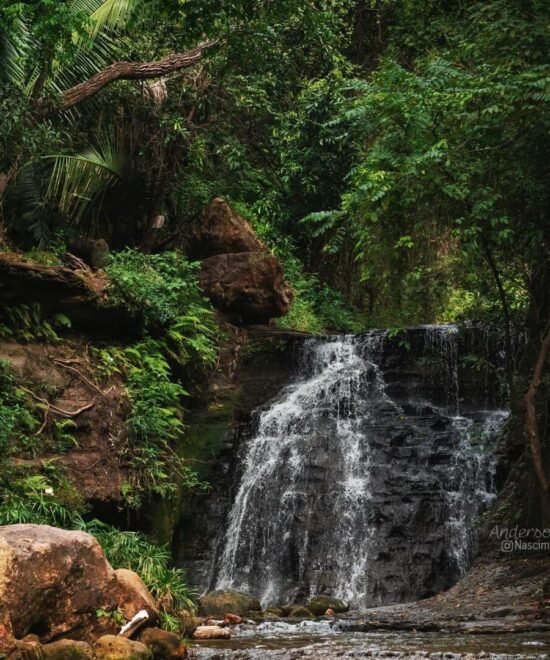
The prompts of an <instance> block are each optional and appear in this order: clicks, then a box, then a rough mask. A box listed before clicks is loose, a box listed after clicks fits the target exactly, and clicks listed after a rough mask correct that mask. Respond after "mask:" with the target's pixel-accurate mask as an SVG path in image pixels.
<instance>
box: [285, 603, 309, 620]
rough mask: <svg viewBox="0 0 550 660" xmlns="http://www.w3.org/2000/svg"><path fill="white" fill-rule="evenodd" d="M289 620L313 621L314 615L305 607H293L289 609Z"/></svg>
mask: <svg viewBox="0 0 550 660" xmlns="http://www.w3.org/2000/svg"><path fill="white" fill-rule="evenodd" d="M288 617H289V619H313V618H314V617H313V613H312V612H311V611H310V610H309V609H308V608H307V607H304V606H303V605H291V606H290V607H289V608H288Z"/></svg>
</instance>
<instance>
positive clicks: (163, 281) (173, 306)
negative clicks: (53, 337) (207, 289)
mask: <svg viewBox="0 0 550 660" xmlns="http://www.w3.org/2000/svg"><path fill="white" fill-rule="evenodd" d="M106 270H107V274H108V276H109V280H110V294H109V300H110V304H112V305H120V306H122V307H125V308H126V309H127V310H128V311H130V312H133V313H135V314H136V315H138V314H139V315H142V316H143V319H144V322H145V326H146V328H147V329H151V330H158V329H160V328H164V329H167V330H168V332H167V336H168V337H169V338H171V339H172V340H173V342H174V346H175V350H176V351H178V352H179V351H181V354H182V356H191V355H193V356H194V357H197V358H198V359H199V360H201V361H204V362H212V361H213V360H214V359H215V351H214V346H213V339H214V337H215V325H214V322H213V318H212V311H211V307H210V305H209V304H208V303H207V301H206V300H205V299H204V298H203V297H202V294H201V292H200V289H199V286H198V281H197V270H198V264H196V263H193V262H190V261H188V260H187V259H185V257H183V256H182V255H180V254H178V253H177V252H164V253H162V254H152V255H147V254H143V253H142V252H139V251H137V250H124V251H123V252H118V253H115V254H114V255H113V256H112V261H111V263H110V264H109V266H108V267H107V269H106ZM171 333H172V336H171V337H170V335H171ZM198 336H202V339H203V341H202V342H195V341H193V340H196V339H197V337H198ZM183 361H184V362H185V361H187V360H186V359H184V360H183Z"/></svg>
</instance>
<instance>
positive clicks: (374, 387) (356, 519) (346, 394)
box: [213, 326, 506, 607]
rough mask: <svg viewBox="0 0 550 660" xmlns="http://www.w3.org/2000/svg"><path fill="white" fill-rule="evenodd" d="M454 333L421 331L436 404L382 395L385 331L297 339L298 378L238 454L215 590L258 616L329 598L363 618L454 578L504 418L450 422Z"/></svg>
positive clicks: (454, 401) (480, 415) (483, 501)
mask: <svg viewBox="0 0 550 660" xmlns="http://www.w3.org/2000/svg"><path fill="white" fill-rule="evenodd" d="M455 333H456V330H455V328H454V327H453V326H442V327H433V328H432V327H430V328H429V329H427V330H426V331H425V333H424V335H425V347H426V350H427V351H431V353H432V354H435V355H436V357H438V359H440V360H441V361H442V365H443V366H442V369H443V380H444V381H445V387H446V388H447V390H448V391H447V392H446V397H445V398H446V399H447V400H448V401H447V402H444V403H443V404H440V405H439V406H436V405H431V404H429V403H427V402H426V401H425V400H424V399H423V397H421V396H416V395H411V394H408V395H407V396H404V397H403V396H401V397H399V396H389V395H388V394H387V393H386V384H385V379H384V374H383V371H382V369H381V367H380V366H379V365H380V362H381V360H382V352H383V347H384V344H385V341H386V333H384V332H375V331H373V332H370V333H366V334H364V335H361V336H359V337H352V336H344V337H336V338H330V339H324V340H310V341H308V342H306V344H305V346H304V349H303V369H302V377H301V378H300V379H299V380H297V382H295V383H294V384H292V385H291V386H289V387H288V388H287V389H286V390H285V391H284V392H283V393H282V394H281V395H280V396H279V397H278V399H277V400H276V401H275V402H273V403H272V404H271V405H270V406H269V407H268V408H266V409H265V410H263V411H262V412H261V414H260V416H259V423H258V429H257V432H256V434H255V436H254V437H253V438H252V439H251V440H250V441H249V442H248V443H247V446H246V451H245V454H244V457H243V465H242V477H241V480H240V484H239V487H238V490H237V492H236V495H235V498H234V501H233V503H232V507H231V510H230V513H229V517H228V523H227V528H226V531H225V535H224V539H223V544H222V550H221V552H220V554H219V555H218V559H217V561H216V565H215V567H214V568H213V572H214V576H213V584H214V585H215V587H216V588H218V589H237V590H243V591H248V592H251V593H254V594H256V595H258V596H259V597H260V600H261V602H262V605H264V606H266V605H268V604H271V603H276V602H278V603H280V602H282V601H285V602H290V601H293V600H295V599H299V598H307V597H308V596H309V595H313V594H316V593H332V594H334V595H336V596H338V597H341V598H344V599H347V600H349V601H351V602H352V604H354V605H355V606H356V607H364V606H368V605H371V604H375V603H380V602H388V601H391V600H396V599H401V600H403V599H407V598H408V597H419V596H422V595H424V593H423V590H426V589H427V588H429V586H428V587H427V586H426V585H430V584H431V583H430V580H432V583H433V585H434V590H435V588H437V586H438V580H439V581H440V583H441V584H443V583H445V580H447V581H448V579H449V575H446V573H453V574H454V575H455V576H458V575H460V574H461V573H462V572H463V571H464V569H465V567H466V565H467V563H468V562H469V560H470V558H471V554H472V550H473V548H474V546H475V530H474V528H473V522H474V520H475V518H476V517H477V516H478V515H479V513H480V512H481V511H482V510H483V508H484V507H485V506H486V505H487V503H488V502H489V501H490V499H491V497H492V493H493V492H494V484H493V473H494V459H493V458H492V456H491V454H490V452H488V451H487V449H486V448H487V445H488V444H490V443H491V442H492V441H493V440H494V438H495V437H497V436H498V434H499V432H500V429H501V427H502V424H503V423H504V420H505V418H506V412H505V411H494V410H492V411H476V412H475V414H471V415H460V414H459V412H458V410H457V408H458V404H459V395H458V376H457V373H458V372H457V366H456V360H457V351H456V345H455V344H454V342H455V337H454V335H455ZM411 572H413V573H414V572H416V575H414V574H413V575H410V573H411ZM432 573H433V577H432ZM439 574H441V575H439ZM439 586H440V585H439Z"/></svg>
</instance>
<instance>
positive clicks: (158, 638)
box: [139, 628, 187, 660]
mask: <svg viewBox="0 0 550 660" xmlns="http://www.w3.org/2000/svg"><path fill="white" fill-rule="evenodd" d="M139 641H140V642H141V643H142V644H145V646H146V647H147V648H148V649H149V650H150V651H151V652H152V654H153V658H154V660H179V659H180V658H187V649H186V648H185V644H184V643H183V642H182V640H181V638H180V636H179V635H176V633H173V632H168V631H167V630H161V629H160V628H145V630H144V631H143V632H142V633H140V635H139Z"/></svg>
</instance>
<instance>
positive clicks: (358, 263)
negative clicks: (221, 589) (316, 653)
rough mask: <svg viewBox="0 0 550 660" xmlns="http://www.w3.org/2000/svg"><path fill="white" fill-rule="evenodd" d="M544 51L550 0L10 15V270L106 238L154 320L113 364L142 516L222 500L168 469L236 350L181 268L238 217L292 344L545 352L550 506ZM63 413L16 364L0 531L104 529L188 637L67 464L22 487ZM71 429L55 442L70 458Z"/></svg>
mask: <svg viewBox="0 0 550 660" xmlns="http://www.w3.org/2000/svg"><path fill="white" fill-rule="evenodd" d="M549 52H550V3H548V2H546V1H545V0H488V1H473V2H472V1H469V0H468V1H466V0H448V1H446V2H435V1H433V0H416V1H415V2H413V1H411V0H277V1H275V2H272V1H269V0H230V1H224V2H222V1H221V0H24V1H20V2H15V1H13V0H0V62H1V63H0V113H1V117H2V120H1V123H0V246H1V248H2V249H3V250H5V251H10V252H16V253H18V254H22V253H24V254H25V255H26V256H27V258H28V259H29V260H31V261H33V262H35V263H43V264H60V263H62V258H63V255H64V254H65V252H66V251H67V243H68V242H69V241H70V240H71V239H72V238H74V237H76V236H83V235H85V236H92V237H94V238H103V239H106V240H107V241H108V243H109V245H110V246H111V250H112V255H113V256H112V258H111V262H110V264H109V265H108V266H107V269H106V272H107V275H108V277H109V279H110V282H111V291H112V296H111V303H112V304H113V306H115V307H116V306H119V307H121V308H125V309H126V310H129V311H130V312H131V311H132V310H134V311H136V310H139V311H141V312H143V319H144V328H143V336H142V338H141V339H140V340H139V341H138V342H136V343H133V344H131V345H129V346H110V347H105V348H102V349H97V355H96V361H97V364H98V365H99V367H98V369H99V373H100V375H102V376H103V377H108V376H109V375H112V374H115V373H116V374H118V376H119V377H120V378H121V379H122V380H123V382H124V384H125V387H126V391H127V394H128V398H129V401H130V405H131V412H130V414H129V418H128V437H127V440H126V442H127V446H126V447H125V449H124V451H125V452H126V456H127V457H129V458H128V460H129V461H130V474H131V477H130V480H129V482H128V483H127V484H126V494H125V495H126V505H127V506H128V507H130V508H131V507H134V508H135V507H139V506H140V504H141V503H142V502H143V500H144V499H146V498H147V497H149V496H150V495H151V494H152V493H153V494H155V495H156V496H169V494H170V492H171V491H173V490H174V489H176V488H177V487H180V486H181V484H182V483H183V484H185V485H187V486H188V487H189V488H192V489H201V488H206V487H207V485H206V484H203V483H202V482H201V480H200V478H199V477H198V476H197V474H196V473H195V472H194V471H193V469H191V468H190V467H189V465H188V464H187V463H185V461H183V460H181V459H179V458H178V459H177V460H174V457H173V450H172V449H171V445H172V443H173V441H174V439H175V438H177V437H178V436H179V434H181V433H183V432H184V421H183V419H182V413H181V404H182V401H184V400H185V399H186V397H188V396H189V394H190V390H192V388H193V387H194V384H193V383H194V379H195V372H199V371H201V370H204V369H208V368H210V367H212V365H214V364H215V363H216V359H217V351H218V343H219V341H220V330H219V329H218V327H217V326H216V323H215V320H214V314H213V312H212V309H211V307H210V304H209V303H208V302H206V301H205V300H204V298H203V297H202V295H201V293H200V291H199V288H198V285H197V278H196V266H195V265H194V264H193V263H192V262H190V261H189V260H187V259H186V258H185V257H184V256H182V255H181V254H180V253H179V252H178V250H177V246H178V245H179V242H178V241H180V239H181V237H185V234H186V230H187V228H188V227H189V226H190V224H191V223H192V222H194V221H196V220H197V218H199V217H200V214H201V211H202V209H203V208H204V207H205V205H206V204H207V203H208V202H209V201H210V200H211V199H212V198H213V197H215V196H218V195H221V196H223V197H225V198H226V199H228V200H229V201H230V203H231V204H232V206H233V207H234V208H235V209H237V210H238V211H239V213H240V214H241V215H242V216H243V217H245V218H247V219H248V220H249V221H250V223H251V224H252V226H253V227H254V229H255V230H256V232H257V233H258V234H259V236H260V237H261V238H262V239H263V240H264V241H265V242H266V243H267V244H268V246H269V247H270V249H271V250H272V251H273V253H274V254H275V255H277V257H278V258H279V259H280V260H281V262H282V264H283V266H284V269H285V273H286V276H287V279H288V280H289V282H290V284H291V285H292V287H293V289H294V294H295V300H294V304H293V306H292V308H291V311H290V313H289V314H288V315H287V316H285V317H283V318H281V319H279V320H278V321H277V323H278V324H279V325H281V326H285V327H291V328H297V329H300V330H305V331H311V332H327V331H328V332H330V331H358V330H360V329H362V328H366V327H380V326H381V327H388V328H394V329H398V328H400V327H402V326H405V325H410V324H416V323H433V322H455V321H461V320H467V319H468V320H478V319H482V320H487V321H491V322H495V323H498V324H500V325H501V327H502V331H503V336H504V337H505V338H506V343H507V351H508V355H509V359H510V361H511V348H510V345H511V342H512V337H513V336H514V334H515V333H517V331H518V330H521V329H525V328H526V329H527V331H528V335H529V338H530V351H528V353H529V364H528V366H527V367H526V369H524V372H523V374H522V375H521V374H520V375H518V374H516V375H515V380H514V378H513V376H514V374H513V373H512V371H513V368H514V367H515V366H516V365H512V364H511V363H510V364H509V371H510V380H511V381H514V383H516V387H517V389H518V392H519V394H518V400H519V397H520V396H523V395H524V393H525V392H526V391H528V395H527V396H526V397H525V399H524V407H525V410H526V414H527V418H526V419H527V429H528V434H529V440H530V442H531V447H532V451H533V456H534V458H535V465H536V469H537V474H538V478H539V481H540V484H541V488H542V489H543V490H545V491H546V492H547V493H548V492H549V485H548V479H547V477H546V476H545V470H544V467H543V465H542V463H541V461H542V459H541V452H542V455H543V454H544V437H542V438H541V437H539V435H541V433H540V432H539V429H538V426H540V423H539V424H537V410H536V407H535V401H536V397H537V395H538V393H540V388H541V387H543V388H544V387H545V388H547V387H548V375H547V371H545V364H546V362H547V359H548V351H549V349H550V334H549V329H548V328H549V321H550V218H549V214H548V213H549V209H550V165H549V163H550V160H549V157H548V156H549V154H550V132H549V131H550V64H549V63H548V53H549ZM159 219H160V220H159ZM70 323H71V319H70V318H66V317H65V316H64V315H62V314H59V315H57V316H54V317H48V318H45V317H43V316H41V312H40V310H37V309H31V308H22V307H18V308H12V309H8V310H3V311H2V323H1V325H0V336H2V337H3V338H4V339H16V340H18V341H30V340H33V341H34V340H38V341H43V342H55V341H57V340H58V338H59V336H62V335H63V331H64V327H66V326H67V325H70ZM535 365H536V369H535V375H534V378H533V379H532V380H531V381H530V387H529V379H530V373H531V372H532V369H533V368H534V367H535ZM174 374H180V376H181V374H187V376H185V377H180V376H178V377H177V378H175V377H174ZM189 374H192V375H189ZM531 376H532V373H531ZM541 383H542V385H541ZM99 386H101V383H99ZM43 407H44V402H42V403H41V402H40V401H37V400H36V399H33V398H32V397H31V396H30V395H29V393H28V392H26V391H25V390H24V388H22V387H20V386H18V385H17V383H16V382H15V380H14V377H13V375H12V374H11V371H10V368H9V366H8V365H7V364H5V363H2V364H1V366H0V428H1V434H0V436H1V437H0V446H1V450H2V455H1V456H0V488H1V492H2V499H1V504H0V521H1V522H3V523H11V522H15V521H38V522H46V521H47V522H50V523H54V524H58V525H62V526H67V527H78V528H82V527H86V528H88V529H90V530H91V531H92V533H96V534H97V536H98V538H100V539H102V540H103V541H104V545H105V547H106V549H107V552H108V553H109V556H110V557H111V558H112V560H113V562H114V563H115V564H117V565H130V566H133V567H135V568H136V569H138V570H143V573H144V575H145V578H146V581H147V582H148V584H149V585H150V586H152V588H153V589H154V590H155V592H156V593H157V594H158V595H160V596H161V599H162V598H164V601H163V602H164V604H165V609H166V613H167V614H166V616H167V617H168V618H167V620H168V619H169V616H170V614H169V613H170V612H171V611H172V609H173V608H176V607H181V606H182V604H186V603H187V601H188V597H189V594H188V593H187V592H186V590H185V588H184V587H183V586H182V582H181V576H180V575H179V574H178V572H177V571H174V570H173V569H170V568H169V554H168V553H167V551H165V550H163V549H157V550H155V552H153V550H152V548H154V546H152V545H150V544H149V541H148V540H146V538H145V537H144V536H142V535H140V534H138V533H134V532H118V531H117V530H116V529H114V528H111V527H109V526H106V525H105V524H104V523H99V522H98V521H90V520H89V519H88V518H87V517H86V505H85V502H83V501H82V498H81V497H79V494H78V492H77V489H76V488H75V486H74V485H73V484H70V483H68V482H67V479H66V477H65V475H64V474H63V471H62V470H60V469H59V468H58V467H56V465H55V463H51V464H47V465H46V466H45V467H43V468H42V469H41V471H40V473H39V474H37V473H35V472H33V473H30V474H29V472H28V471H25V470H24V469H23V467H20V468H18V469H19V471H20V472H21V474H18V473H17V474H16V476H15V477H14V472H13V467H10V465H11V464H10V457H13V456H18V457H21V456H23V457H24V458H26V459H28V460H30V459H32V458H33V457H34V456H36V455H41V452H42V451H43V447H40V448H39V447H38V445H39V444H40V443H42V442H43V441H44V440H43V438H44V436H43V435H42V434H41V433H37V432H38V431H41V424H42V419H43ZM538 412H539V413H540V410H539V411H538ZM71 424H72V422H71V419H70V418H63V417H61V418H60V419H58V420H57V421H55V422H54V423H52V424H49V426H48V429H47V432H48V440H47V442H49V443H50V445H51V447H50V450H51V451H56V452H63V451H66V450H67V449H68V448H70V446H71V443H72V442H73V440H72V427H71ZM542 435H543V434H542ZM50 487H51V488H52V492H54V493H55V496H48V495H47V494H45V493H47V492H48V488H50ZM144 544H145V545H148V547H149V550H150V552H149V551H144V550H143V548H144ZM146 554H150V555H151V562H152V563H153V561H154V559H155V558H156V564H155V566H148V567H145V569H144V567H143V566H141V565H140V562H143V557H144V556H145V555H146ZM169 623H170V621H168V624H169Z"/></svg>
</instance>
